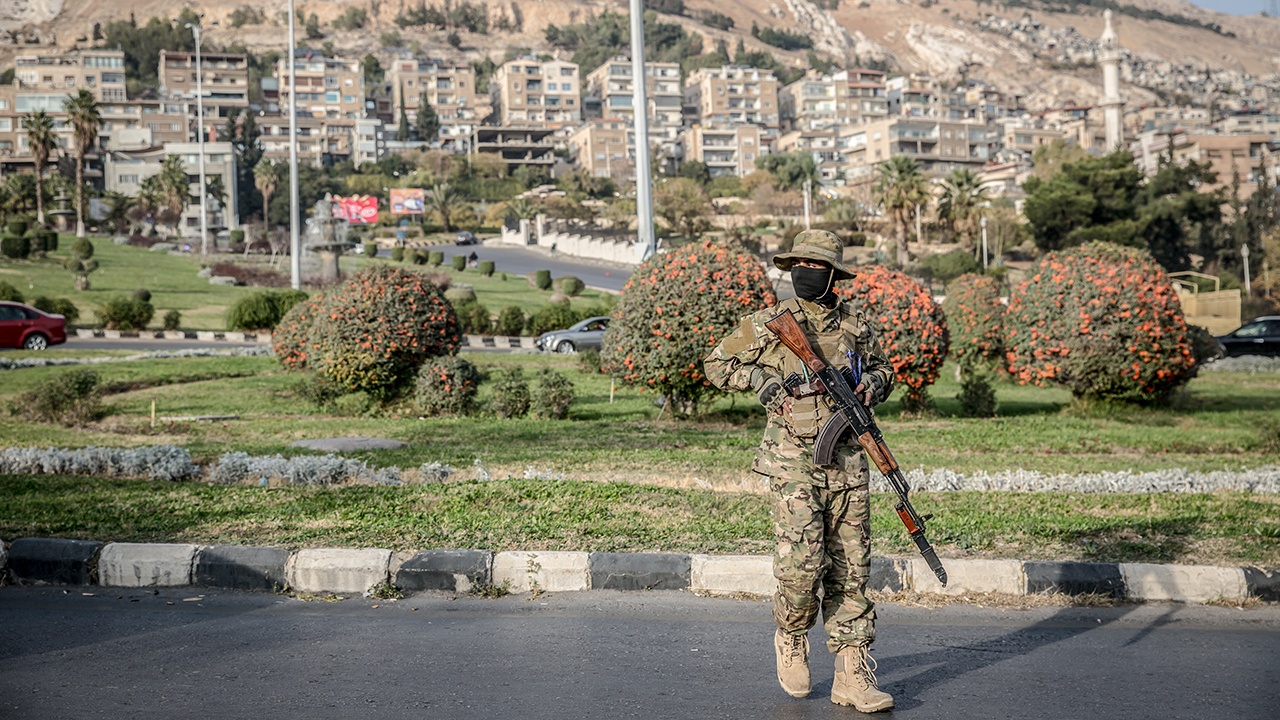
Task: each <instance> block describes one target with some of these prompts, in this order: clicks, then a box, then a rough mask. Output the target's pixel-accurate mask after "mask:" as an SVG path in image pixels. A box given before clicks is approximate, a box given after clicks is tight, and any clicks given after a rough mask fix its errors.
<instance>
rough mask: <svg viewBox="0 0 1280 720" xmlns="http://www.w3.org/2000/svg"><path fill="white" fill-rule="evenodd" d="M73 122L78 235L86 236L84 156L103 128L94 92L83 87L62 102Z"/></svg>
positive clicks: (70, 120) (95, 142) (68, 118)
mask: <svg viewBox="0 0 1280 720" xmlns="http://www.w3.org/2000/svg"><path fill="white" fill-rule="evenodd" d="M62 109H63V110H65V111H66V113H67V122H70V123H71V131H72V135H73V136H74V138H75V140H74V145H75V151H76V237H84V211H85V207H84V156H85V155H87V154H88V153H89V151H90V150H92V149H93V146H94V145H96V144H97V143H98V130H100V129H101V128H102V113H101V112H99V110H98V101H97V100H94V99H93V93H91V92H89V91H88V90H86V89H84V88H81V89H80V91H79V92H77V93H76V94H75V95H68V96H67V99H66V100H64V101H63V102H62Z"/></svg>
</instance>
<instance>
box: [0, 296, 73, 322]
mask: <svg viewBox="0 0 1280 720" xmlns="http://www.w3.org/2000/svg"><path fill="white" fill-rule="evenodd" d="M4 299H6V298H3V297H0V300H4ZM17 302H22V301H21V300H18V301H17ZM31 307H33V308H35V309H37V310H40V311H42V312H47V313H50V314H52V315H61V316H63V317H64V318H66V319H67V323H68V324H70V323H73V322H75V321H77V320H79V319H80V308H78V307H76V304H75V303H73V302H71V301H70V300H68V299H66V298H48V297H45V296H43V295H41V296H40V297H38V298H36V299H35V300H32V301H31Z"/></svg>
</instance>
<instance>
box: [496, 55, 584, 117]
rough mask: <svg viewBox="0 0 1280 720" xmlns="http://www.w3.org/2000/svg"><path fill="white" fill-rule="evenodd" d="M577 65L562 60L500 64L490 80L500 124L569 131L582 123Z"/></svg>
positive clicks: (521, 61) (535, 60) (523, 60)
mask: <svg viewBox="0 0 1280 720" xmlns="http://www.w3.org/2000/svg"><path fill="white" fill-rule="evenodd" d="M581 93H582V87H581V85H580V84H579V81H578V66H577V65H576V64H574V63H571V62H567V61H564V60H548V61H546V62H543V61H541V60H538V59H536V58H519V59H516V60H509V61H507V62H505V63H503V64H502V66H501V67H499V68H498V69H497V71H496V72H495V73H494V75H493V78H492V79H490V80H489V95H490V97H491V99H492V101H493V112H494V115H495V116H496V120H497V122H498V124H500V125H512V126H515V125H519V126H531V127H546V128H550V129H552V130H560V129H562V128H564V129H566V130H568V129H570V128H574V127H577V125H578V123H579V122H580V121H581V120H582V106H581V104H580V99H581Z"/></svg>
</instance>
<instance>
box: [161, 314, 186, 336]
mask: <svg viewBox="0 0 1280 720" xmlns="http://www.w3.org/2000/svg"><path fill="white" fill-rule="evenodd" d="M162 322H163V323H164V324H163V327H164V331H165V332H177V331H178V330H179V329H181V328H182V313H180V312H178V311H177V310H170V311H169V312H167V313H165V314H164V320H163V321H162Z"/></svg>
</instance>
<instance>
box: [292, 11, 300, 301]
mask: <svg viewBox="0 0 1280 720" xmlns="http://www.w3.org/2000/svg"><path fill="white" fill-rule="evenodd" d="M294 15H295V13H294V11H293V0H289V277H290V286H291V287H293V289H294V290H301V289H302V245H301V243H300V242H299V240H298V108H297V105H298V85H297V76H296V75H295V73H294V58H295V56H297V54H298V50H297V46H296V44H295V41H294V35H293V21H294Z"/></svg>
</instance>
